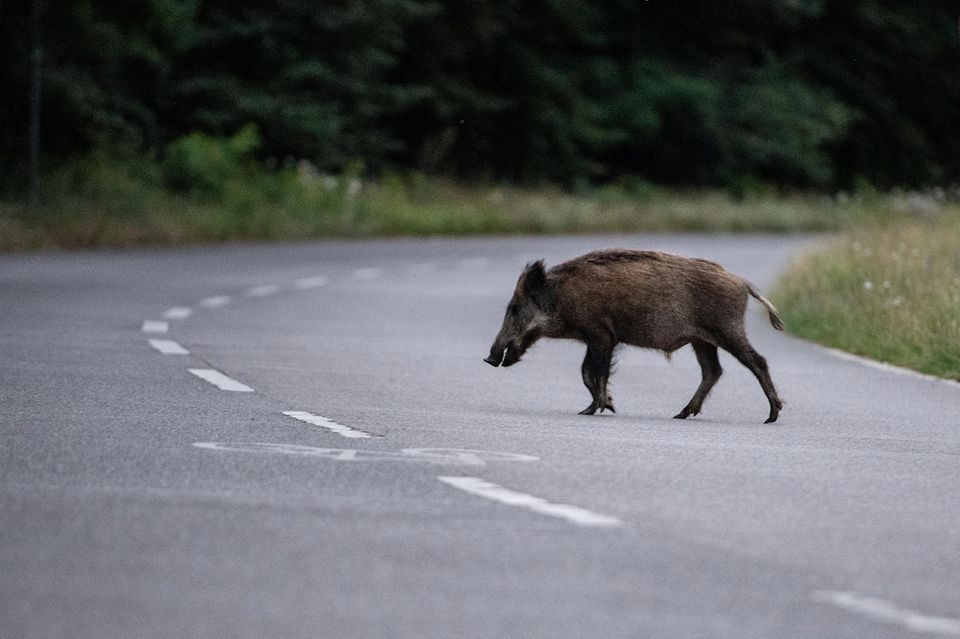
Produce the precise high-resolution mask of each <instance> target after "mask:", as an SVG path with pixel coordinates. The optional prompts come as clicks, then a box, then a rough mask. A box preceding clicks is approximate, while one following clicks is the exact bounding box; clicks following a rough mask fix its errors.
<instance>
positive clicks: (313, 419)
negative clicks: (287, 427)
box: [283, 410, 370, 439]
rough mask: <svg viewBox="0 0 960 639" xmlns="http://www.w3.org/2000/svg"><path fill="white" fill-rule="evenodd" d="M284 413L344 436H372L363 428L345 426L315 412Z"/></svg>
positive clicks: (290, 411)
mask: <svg viewBox="0 0 960 639" xmlns="http://www.w3.org/2000/svg"><path fill="white" fill-rule="evenodd" d="M283 414H284V415H286V416H287V417H292V418H294V419H296V420H299V421H301V422H305V423H307V424H310V425H312V426H319V427H320V428H326V429H327V430H329V431H330V432H333V433H336V434H337V435H340V436H342V437H349V438H351V439H367V438H369V437H370V433H365V432H363V431H362V430H357V429H355V428H350V427H349V426H344V425H343V424H338V423H337V422H335V421H333V420H332V419H327V418H326V417H321V416H320V415H314V414H313V413H308V412H306V411H302V410H285V411H283Z"/></svg>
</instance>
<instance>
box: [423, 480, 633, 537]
mask: <svg viewBox="0 0 960 639" xmlns="http://www.w3.org/2000/svg"><path fill="white" fill-rule="evenodd" d="M437 479H439V480H440V481H442V482H443V483H445V484H449V485H451V486H453V487H454V488H459V489H460V490H462V491H464V492H468V493H470V494H471V495H478V496H480V497H486V498H487V499H492V500H493V501H498V502H500V503H502V504H507V505H508V506H518V507H520V508H526V509H527V510H532V511H533V512H535V513H539V514H541V515H549V516H550V517H558V518H560V519H565V520H567V521H569V522H570V523H572V524H577V525H578V526H589V527H597V528H600V527H605V528H611V527H615V526H622V525H623V522H622V521H621V520H620V519H618V518H617V517H611V516H610V515H601V514H599V513H595V512H591V511H589V510H586V509H585V508H580V507H579V506H570V505H569V504H554V503H551V502H549V501H547V500H546V499H543V498H541V497H534V496H533V495H527V494H525V493H518V492H516V491H514V490H510V489H508V488H504V487H503V486H499V485H497V484H494V483H491V482H488V481H485V480H483V479H480V478H479V477H437Z"/></svg>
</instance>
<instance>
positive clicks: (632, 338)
mask: <svg viewBox="0 0 960 639" xmlns="http://www.w3.org/2000/svg"><path fill="white" fill-rule="evenodd" d="M748 295H751V296H753V297H754V298H756V299H757V300H759V301H760V303H762V304H763V305H764V306H765V307H766V309H767V313H768V315H769V318H770V323H771V324H772V325H773V327H774V328H776V329H777V330H783V320H781V318H780V315H779V314H778V313H777V310H776V309H775V308H774V306H773V304H771V303H770V301H769V300H767V299H766V298H764V297H763V296H762V295H760V293H758V292H757V289H756V288H754V286H753V285H752V284H750V283H749V282H747V281H746V280H744V279H743V278H741V277H738V276H736V275H734V274H732V273H729V272H728V271H726V270H724V268H723V267H722V266H720V265H719V264H716V263H714V262H710V261H708V260H703V259H696V258H687V257H681V256H679V255H672V254H670V253H662V252H659V251H635V250H627V249H611V250H601V251H594V252H592V253H587V254H586V255H582V256H580V257H577V258H574V259H572V260H569V261H567V262H563V263H562V264H558V265H557V266H554V267H552V268H551V269H550V270H546V269H545V267H544V263H543V260H539V261H537V262H533V263H531V264H528V265H527V267H526V268H525V269H524V270H523V272H522V273H521V274H520V279H519V280H518V281H517V287H516V289H515V290H514V292H513V297H512V298H511V300H510V304H509V305H508V306H507V311H506V315H505V316H504V318H503V325H502V326H501V328H500V332H499V333H498V334H497V337H496V339H494V341H493V345H492V346H491V347H490V355H488V356H487V357H486V358H484V361H485V362H487V363H488V364H490V365H492V366H500V365H501V364H502V365H503V366H512V365H513V364H515V363H517V362H518V361H519V360H520V358H521V357H522V356H523V354H524V353H526V352H527V349H529V348H530V347H531V346H532V345H533V344H534V343H535V342H536V341H537V340H538V339H540V338H541V337H553V338H561V339H575V340H579V341H581V342H583V343H584V344H586V346H587V354H586V356H585V357H584V359H583V365H582V366H581V367H580V373H581V375H582V377H583V383H584V385H585V386H586V387H587V390H589V391H590V394H591V396H592V398H593V401H592V402H591V403H590V405H589V406H587V407H586V408H585V409H583V411H581V413H580V414H581V415H592V414H594V413H596V412H597V411H598V410H599V411H600V412H603V411H604V410H609V411H611V412H616V411H615V410H614V408H613V398H612V397H611V396H610V393H609V390H608V383H607V380H608V378H609V376H610V367H611V364H612V360H613V354H614V349H615V348H616V347H617V345H618V344H631V345H633V346H639V347H641V348H651V349H658V350H661V351H664V352H665V353H667V354H668V355H669V354H670V353H672V352H673V351H675V350H677V349H678V348H681V347H683V346H685V345H687V344H691V345H692V346H693V351H694V353H695V354H696V356H697V362H698V363H699V364H700V369H701V373H702V380H701V382H700V386H699V387H698V388H697V390H696V392H695V393H694V394H693V397H692V398H691V399H690V401H689V402H688V403H687V405H686V406H684V408H683V410H681V411H680V412H679V413H677V414H676V415H675V416H674V417H676V418H677V419H686V418H687V417H689V416H690V415H697V414H698V413H700V410H701V408H702V406H703V401H704V399H706V397H707V394H708V393H709V392H710V389H712V388H713V385H714V384H716V382H717V380H718V379H719V378H720V375H721V373H722V372H723V371H722V369H721V367H720V360H719V358H718V357H717V347H720V348H723V349H724V350H726V351H728V352H730V354H732V355H733V356H734V357H735V358H737V360H738V361H739V362H740V363H741V364H743V365H744V366H746V367H747V368H748V369H750V371H751V372H752V373H753V374H754V375H755V376H756V377H757V380H759V382H760V386H761V387H762V388H763V392H764V393H765V394H766V396H767V399H768V400H769V402H770V414H769V416H768V417H767V420H766V422H765V423H768V424H769V423H771V422H775V421H776V420H777V416H778V415H779V414H780V409H781V408H783V402H782V401H781V400H780V397H779V396H778V395H777V391H776V388H775V387H774V385H773V380H771V379H770V372H769V370H768V368H767V361H766V360H765V359H764V358H763V356H762V355H760V354H759V353H758V352H757V351H756V350H754V348H753V347H752V346H751V345H750V342H749V341H748V340H747V334H746V331H745V329H744V313H745V311H746V308H747V296H748Z"/></svg>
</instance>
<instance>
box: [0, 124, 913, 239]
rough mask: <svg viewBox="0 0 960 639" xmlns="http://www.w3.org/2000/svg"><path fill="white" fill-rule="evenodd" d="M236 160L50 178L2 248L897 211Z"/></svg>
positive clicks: (623, 228) (5, 228) (706, 222)
mask: <svg viewBox="0 0 960 639" xmlns="http://www.w3.org/2000/svg"><path fill="white" fill-rule="evenodd" d="M192 142H195V141H192ZM192 142H191V143H192ZM203 144H205V145H207V146H201V147H200V148H201V150H203V149H208V148H214V149H215V150H216V149H218V148H219V147H216V146H212V147H211V145H216V144H221V145H223V144H233V142H232V141H228V142H217V141H213V142H210V141H206V142H204V143H203ZM187 151H190V149H187ZM226 153H227V152H226V151H222V152H220V153H219V154H212V153H211V154H208V155H206V156H205V155H202V154H199V153H198V154H195V155H197V156H198V157H193V156H191V155H189V153H187V154H186V157H187V158H188V160H189V162H187V161H185V162H184V163H183V164H185V165H186V168H183V166H181V165H175V166H174V169H175V170H174V169H171V168H170V167H169V166H168V165H169V164H170V161H171V160H170V158H171V157H178V156H176V155H175V154H171V153H168V154H167V156H166V160H165V162H166V164H164V163H163V162H160V161H157V160H154V159H151V158H149V157H143V156H136V155H131V154H129V153H124V152H123V151H122V150H120V151H110V150H105V151H99V152H95V153H93V154H91V155H90V156H88V157H86V158H81V159H79V160H76V161H74V162H72V163H71V164H69V165H68V166H66V167H63V168H61V169H59V170H58V171H56V172H54V173H52V174H50V175H48V176H46V178H45V180H44V184H43V204H42V206H41V207H39V208H38V209H31V208H29V207H27V206H25V205H24V204H18V203H4V202H0V250H3V251H16V250H32V249H44V248H82V247H107V246H109V247H122V246H137V245H170V244H185V243H205V242H220V241H235V240H303V239H312V238H319V237H358V236H391V235H473V234H488V233H495V234H508V233H593V232H670V231H705V232H711V231H712V232H793V231H829V230H838V229H842V228H846V227H848V226H851V225H855V224H858V223H861V222H862V221H863V220H865V219H873V218H876V217H878V216H879V217H885V216H890V215H895V214H896V212H895V211H894V209H895V208H896V206H895V205H894V202H893V200H891V199H890V198H885V197H882V196H870V197H853V198H830V197H824V196H816V195H804V194H794V195H778V194H776V193H772V192H760V193H757V194H754V195H749V196H747V197H745V198H734V197H731V196H730V195H729V194H727V193H726V192H723V191H719V190H713V191H709V190H697V191H668V190H664V189H660V188H657V187H654V186H652V185H650V184H647V183H644V182H627V183H625V184H624V185H621V186H616V187H614V186H611V187H604V188H596V189H584V190H582V191H580V192H578V193H569V192H565V191H561V190H559V189H554V188H542V189H528V188H514V187H504V186H491V185H483V184H472V185H466V184H458V183H453V182H450V181H445V180H440V179H435V178H427V177H424V176H422V175H417V174H411V175H405V176H396V175H394V176H386V177H384V178H381V179H380V180H378V181H376V182H371V181H363V180H361V179H360V178H359V175H360V173H361V169H360V168H359V167H355V168H354V169H353V170H348V171H347V173H346V174H344V175H342V176H330V175H322V174H319V173H318V172H317V171H316V170H315V169H314V168H313V167H312V165H310V164H309V163H305V162H301V163H299V164H296V165H293V166H288V167H285V168H280V169H274V170H268V169H266V168H264V167H263V166H262V165H260V164H258V163H256V162H254V161H252V160H250V159H248V158H245V157H243V156H238V157H236V158H234V159H232V160H231V162H230V163H227V164H226V165H225V166H217V165H216V163H215V160H216V158H218V157H220V158H223V157H224V156H225V155H226ZM211 167H213V168H211ZM213 169H216V170H213ZM184 175H186V177H184ZM174 178H175V179H174Z"/></svg>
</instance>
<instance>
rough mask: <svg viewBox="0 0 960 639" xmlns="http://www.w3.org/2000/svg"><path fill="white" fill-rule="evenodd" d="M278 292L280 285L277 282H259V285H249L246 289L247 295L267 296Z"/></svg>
mask: <svg viewBox="0 0 960 639" xmlns="http://www.w3.org/2000/svg"><path fill="white" fill-rule="evenodd" d="M279 292H280V286H279V285H277V284H261V285H260V286H251V287H250V288H248V289H247V297H267V296H268V295H275V294H276V293H279Z"/></svg>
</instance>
